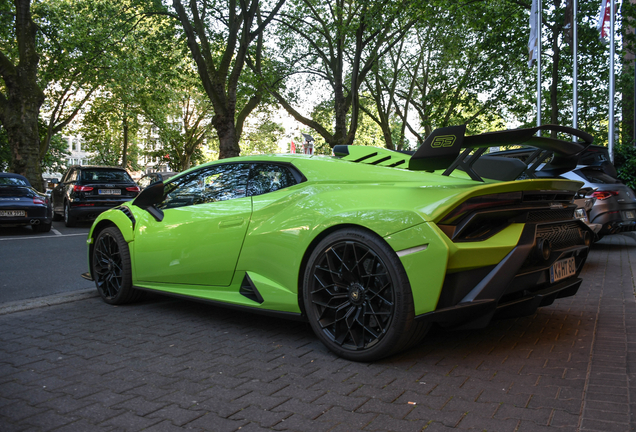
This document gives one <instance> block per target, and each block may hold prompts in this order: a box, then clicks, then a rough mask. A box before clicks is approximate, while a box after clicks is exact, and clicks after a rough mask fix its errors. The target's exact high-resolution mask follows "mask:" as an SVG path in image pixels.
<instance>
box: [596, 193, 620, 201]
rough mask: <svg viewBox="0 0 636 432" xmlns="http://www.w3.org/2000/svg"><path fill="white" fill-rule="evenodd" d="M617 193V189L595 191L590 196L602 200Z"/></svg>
mask: <svg viewBox="0 0 636 432" xmlns="http://www.w3.org/2000/svg"><path fill="white" fill-rule="evenodd" d="M618 193H619V192H618V191H596V192H594V193H592V196H593V197H594V198H596V199H599V200H601V201H602V200H606V199H608V198H611V197H613V196H617V195H618Z"/></svg>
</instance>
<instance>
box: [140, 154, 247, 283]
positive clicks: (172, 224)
mask: <svg viewBox="0 0 636 432" xmlns="http://www.w3.org/2000/svg"><path fill="white" fill-rule="evenodd" d="M248 173H249V165H247V164H243V163H227V164H221V165H213V166H209V167H205V168H202V169H200V170H197V171H193V172H191V173H189V174H187V175H185V176H181V177H179V178H177V179H175V180H174V181H172V182H168V183H167V184H166V188H165V195H164V200H163V201H162V202H161V203H160V204H159V205H158V206H157V207H158V208H160V209H161V210H162V211H163V213H164V217H163V220H162V221H157V220H155V219H154V218H153V217H152V216H151V215H150V214H149V213H147V212H137V213H138V214H139V215H140V217H139V218H138V219H137V223H136V224H135V241H134V242H133V244H132V251H133V254H134V258H135V259H134V262H135V273H134V275H135V280H136V281H138V282H139V283H143V282H144V281H145V282H154V283H166V284H189V285H206V286H228V285H230V283H231V282H232V276H233V274H234V270H235V268H236V262H237V261H238V257H239V253H240V251H241V246H242V244H243V239H244V238H245V233H246V231H247V227H248V224H249V220H250V216H251V213H252V201H251V198H250V197H248V196H247V193H246V187H247V177H248Z"/></svg>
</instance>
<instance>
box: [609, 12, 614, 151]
mask: <svg viewBox="0 0 636 432" xmlns="http://www.w3.org/2000/svg"><path fill="white" fill-rule="evenodd" d="M609 3H610V70H609V74H610V76H609V87H610V88H609V91H610V94H609V128H608V129H609V131H608V134H609V136H608V150H609V157H610V161H611V162H612V163H614V8H615V6H614V5H615V3H614V0H610V2H609Z"/></svg>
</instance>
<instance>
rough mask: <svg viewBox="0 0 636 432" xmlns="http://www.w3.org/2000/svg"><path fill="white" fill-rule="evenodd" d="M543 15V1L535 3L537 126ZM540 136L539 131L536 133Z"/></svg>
mask: <svg viewBox="0 0 636 432" xmlns="http://www.w3.org/2000/svg"><path fill="white" fill-rule="evenodd" d="M542 15H543V1H542V0H538V2H537V21H536V22H537V126H541V36H542V34H541V25H542V19H541V18H542ZM537 135H541V131H539V132H537Z"/></svg>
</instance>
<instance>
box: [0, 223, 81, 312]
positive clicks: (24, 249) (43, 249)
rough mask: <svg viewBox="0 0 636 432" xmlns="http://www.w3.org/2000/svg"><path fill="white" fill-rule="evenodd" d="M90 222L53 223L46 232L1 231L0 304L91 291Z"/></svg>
mask: <svg viewBox="0 0 636 432" xmlns="http://www.w3.org/2000/svg"><path fill="white" fill-rule="evenodd" d="M90 225H91V224H90V223H87V224H83V225H80V226H79V227H77V228H66V227H65V226H64V223H63V222H53V228H52V229H51V231H50V232H48V233H34V232H33V231H32V230H31V228H28V227H19V228H0V303H7V302H13V301H18V300H26V299H32V298H37V297H44V296H49V295H52V294H59V293H66V292H72V291H78V290H85V289H89V288H93V287H94V284H93V283H92V282H90V281H87V280H85V279H82V277H81V276H80V275H81V274H82V273H84V272H86V271H88V263H87V256H86V237H87V235H88V231H89V229H90Z"/></svg>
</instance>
